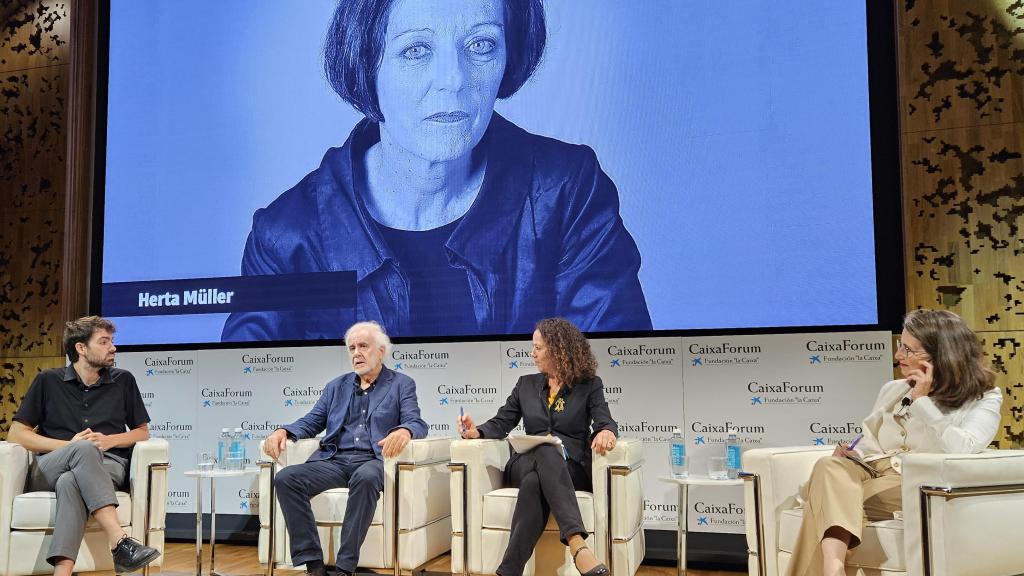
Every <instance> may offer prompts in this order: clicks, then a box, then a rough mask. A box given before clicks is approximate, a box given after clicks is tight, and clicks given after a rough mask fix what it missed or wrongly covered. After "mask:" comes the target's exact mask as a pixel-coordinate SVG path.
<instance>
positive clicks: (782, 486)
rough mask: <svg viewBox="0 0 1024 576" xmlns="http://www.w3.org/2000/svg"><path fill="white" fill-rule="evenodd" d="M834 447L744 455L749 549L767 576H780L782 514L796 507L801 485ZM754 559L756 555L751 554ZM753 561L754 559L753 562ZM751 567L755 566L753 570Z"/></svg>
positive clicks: (758, 451) (792, 448)
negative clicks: (816, 464)
mask: <svg viewBox="0 0 1024 576" xmlns="http://www.w3.org/2000/svg"><path fill="white" fill-rule="evenodd" d="M834 449H835V448H833V447H832V446H788V447H783V448H757V449H754V450H748V451H746V452H744V453H743V470H744V479H745V480H747V482H745V483H744V490H743V497H744V505H743V509H744V516H745V524H746V527H747V528H746V536H747V548H748V550H750V551H751V552H752V553H753V552H754V551H756V552H757V557H758V558H759V562H760V564H761V565H762V566H763V567H764V576H777V574H778V573H779V572H778V564H777V555H776V553H775V550H776V549H777V547H778V526H779V514H780V513H781V512H782V511H784V510H789V509H791V508H796V507H797V495H798V494H799V492H800V485H801V484H803V483H804V482H806V481H807V479H808V478H810V477H811V469H813V468H814V464H815V462H817V461H818V460H819V459H820V458H823V457H825V456H828V455H829V454H831V453H832V452H833V450H834ZM751 556H753V554H751ZM751 561H753V557H752V558H751ZM751 567H752V566H751Z"/></svg>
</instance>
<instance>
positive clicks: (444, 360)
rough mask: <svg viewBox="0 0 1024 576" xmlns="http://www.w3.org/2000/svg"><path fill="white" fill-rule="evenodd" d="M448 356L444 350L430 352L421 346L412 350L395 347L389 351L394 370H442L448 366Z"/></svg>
mask: <svg viewBox="0 0 1024 576" xmlns="http://www.w3.org/2000/svg"><path fill="white" fill-rule="evenodd" d="M450 358H451V355H450V354H449V353H448V352H445V351H444V350H437V351H434V352H431V351H429V350H424V349H422V348H419V349H417V350H412V351H409V350H399V349H398V348H395V349H393V350H392V351H391V359H392V360H394V364H393V365H392V366H391V368H392V369H394V370H444V369H445V368H447V367H448V362H449V360H450Z"/></svg>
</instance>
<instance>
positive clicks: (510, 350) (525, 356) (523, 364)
mask: <svg viewBox="0 0 1024 576" xmlns="http://www.w3.org/2000/svg"><path fill="white" fill-rule="evenodd" d="M536 367H537V363H536V362H534V361H533V353H532V350H531V348H530V347H529V346H528V345H521V346H516V345H510V346H506V347H505V368H506V369H507V370H520V369H523V368H536Z"/></svg>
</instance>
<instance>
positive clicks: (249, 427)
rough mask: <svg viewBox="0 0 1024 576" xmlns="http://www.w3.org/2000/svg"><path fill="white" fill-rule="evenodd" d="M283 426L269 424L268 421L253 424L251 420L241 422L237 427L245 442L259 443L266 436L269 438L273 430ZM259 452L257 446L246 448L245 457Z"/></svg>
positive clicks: (276, 423) (274, 423)
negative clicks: (240, 430)
mask: <svg viewBox="0 0 1024 576" xmlns="http://www.w3.org/2000/svg"><path fill="white" fill-rule="evenodd" d="M281 426H283V424H280V423H278V422H271V421H270V420H264V421H262V422H255V421H252V420H242V421H241V422H240V423H239V424H238V427H239V428H241V429H242V434H243V437H244V438H245V440H246V441H256V442H259V441H260V440H263V439H264V438H266V437H267V436H270V435H271V434H272V433H273V432H274V430H277V429H278V428H280V427H281ZM258 451H259V446H246V455H248V456H250V459H252V455H254V454H256V453H257V452H258Z"/></svg>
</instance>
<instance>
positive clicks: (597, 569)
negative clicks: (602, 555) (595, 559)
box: [572, 546, 611, 576]
mask: <svg viewBox="0 0 1024 576" xmlns="http://www.w3.org/2000/svg"><path fill="white" fill-rule="evenodd" d="M583 550H589V548H587V547H586V546H582V547H580V548H579V549H577V550H576V552H575V553H573V555H572V563H573V564H576V556H578V555H579V553H580V552H582V551H583ZM576 569H577V570H579V566H577V567H576ZM580 574H581V575H582V576H608V575H609V574H611V571H609V570H608V567H607V566H605V565H604V564H600V563H599V564H598V565H597V566H594V567H593V568H591V569H590V570H587V571H586V572H583V571H582V570H581V571H580Z"/></svg>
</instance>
